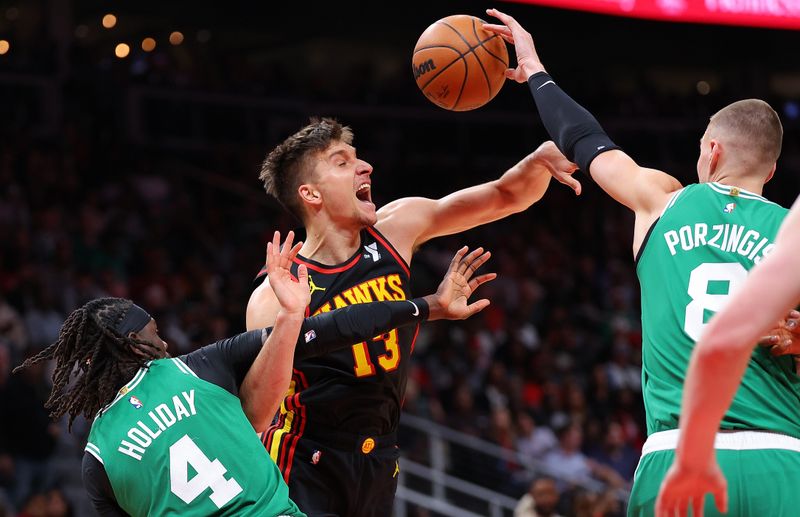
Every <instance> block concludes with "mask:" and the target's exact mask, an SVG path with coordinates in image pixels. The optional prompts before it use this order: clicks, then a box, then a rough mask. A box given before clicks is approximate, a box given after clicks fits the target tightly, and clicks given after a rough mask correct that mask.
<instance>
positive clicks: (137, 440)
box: [117, 390, 197, 461]
mask: <svg viewBox="0 0 800 517" xmlns="http://www.w3.org/2000/svg"><path fill="white" fill-rule="evenodd" d="M181 398H182V399H181ZM184 402H185V403H184ZM196 414H197V409H196V408H195V405H194V390H189V391H182V392H181V394H180V396H178V395H173V396H172V400H170V401H167V402H165V403H161V404H159V405H157V406H156V407H155V409H153V410H152V411H148V413H147V415H146V417H145V418H144V419H143V420H139V421H138V422H136V425H134V426H133V427H131V428H130V430H129V431H128V433H127V437H128V439H129V440H125V439H123V440H121V441H120V444H119V447H118V448H117V450H118V451H119V452H121V453H122V454H126V455H128V456H130V457H131V458H134V459H136V460H139V461H141V460H142V456H143V455H144V453H145V452H146V451H147V448H148V447H149V446H150V445H151V444H152V443H153V441H154V440H155V439H156V438H158V437H159V436H161V433H162V432H164V431H165V430H166V429H167V428H168V427H172V426H173V425H175V424H176V423H177V422H180V421H181V420H183V419H184V418H188V417H190V416H194V415H196ZM148 417H149V420H148Z"/></svg>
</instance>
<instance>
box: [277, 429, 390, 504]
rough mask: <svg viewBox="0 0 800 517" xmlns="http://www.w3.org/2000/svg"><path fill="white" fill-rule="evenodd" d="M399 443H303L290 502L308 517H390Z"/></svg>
mask: <svg viewBox="0 0 800 517" xmlns="http://www.w3.org/2000/svg"><path fill="white" fill-rule="evenodd" d="M323 441H324V443H323ZM396 442H397V440H396V436H395V435H391V436H384V437H369V436H360V437H355V436H354V437H343V436H336V437H332V436H326V437H325V439H324V440H315V439H312V438H310V437H308V436H303V437H301V438H300V439H299V440H298V441H297V445H296V447H295V450H294V453H293V454H292V458H291V463H290V465H289V466H288V467H287V468H289V469H291V470H289V471H288V474H289V481H288V483H289V497H291V499H292V500H293V501H294V502H295V504H297V506H298V507H299V508H300V510H302V511H303V512H305V513H306V514H308V517H332V516H338V517H345V516H347V517H351V516H352V517H388V516H389V515H391V514H392V508H393V505H394V495H395V491H396V490H397V476H398V474H399V473H400V466H399V463H398V458H399V457H400V451H399V449H398V448H397V445H396ZM284 477H285V474H284Z"/></svg>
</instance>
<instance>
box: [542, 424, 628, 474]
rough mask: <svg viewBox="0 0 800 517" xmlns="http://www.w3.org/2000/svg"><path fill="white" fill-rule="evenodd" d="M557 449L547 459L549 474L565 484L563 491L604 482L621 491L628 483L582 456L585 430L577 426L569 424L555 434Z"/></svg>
mask: <svg viewBox="0 0 800 517" xmlns="http://www.w3.org/2000/svg"><path fill="white" fill-rule="evenodd" d="M556 436H557V437H558V447H556V449H555V450H553V451H551V452H549V453H548V454H547V455H545V457H544V465H545V467H546V468H547V472H548V473H549V474H551V475H553V476H555V477H557V478H558V479H560V480H562V481H561V483H560V488H561V489H565V488H567V487H569V484H570V483H572V484H586V483H592V482H593V481H595V482H596V481H598V480H602V481H603V482H605V483H608V484H610V485H611V486H613V487H616V488H620V487H622V486H624V485H625V480H624V479H623V478H622V477H621V476H620V475H619V474H617V472H616V471H614V470H613V469H612V468H610V467H608V466H606V465H603V464H601V463H598V462H595V461H593V460H590V459H589V458H587V457H586V455H584V454H583V452H581V449H582V447H583V430H582V429H581V426H580V424H579V423H577V422H570V423H568V424H566V425H564V426H563V427H561V428H559V429H558V430H557V431H556Z"/></svg>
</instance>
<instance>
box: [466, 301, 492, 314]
mask: <svg viewBox="0 0 800 517" xmlns="http://www.w3.org/2000/svg"><path fill="white" fill-rule="evenodd" d="M489 303H490V302H489V300H488V299H486V298H481V299H480V300H478V301H476V302H472V303H471V304H469V305H467V315H466V316H465V317H464V319H467V318H469V317H470V316H473V315H475V314H478V313H479V312H481V311H482V310H483V309H485V308H486V307H488V306H489Z"/></svg>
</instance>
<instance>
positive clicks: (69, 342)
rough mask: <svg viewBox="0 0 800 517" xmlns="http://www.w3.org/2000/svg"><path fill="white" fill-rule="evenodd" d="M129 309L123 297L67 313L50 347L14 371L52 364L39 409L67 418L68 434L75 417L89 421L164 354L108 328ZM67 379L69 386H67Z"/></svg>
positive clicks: (147, 342)
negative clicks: (44, 399)
mask: <svg viewBox="0 0 800 517" xmlns="http://www.w3.org/2000/svg"><path fill="white" fill-rule="evenodd" d="M132 306H133V302H132V301H131V300H126V299H124V298H98V299H95V300H92V301H90V302H88V303H86V304H85V305H84V306H83V307H80V308H79V309H75V310H74V311H73V312H72V313H71V314H70V315H69V317H68V318H67V320H66V321H65V322H64V324H63V325H62V326H61V330H60V331H59V333H58V339H57V340H56V342H55V343H53V344H52V345H50V346H48V347H47V348H45V349H44V350H42V351H41V352H39V353H38V354H36V355H35V356H33V357H30V358H28V359H27V360H26V361H25V362H24V363H22V364H21V365H19V366H17V367H16V368H14V373H16V372H17V371H19V370H21V369H23V368H27V367H29V366H32V365H34V364H37V363H40V362H42V361H45V360H47V359H55V360H56V367H55V371H54V372H53V389H52V390H51V391H50V398H49V399H47V402H46V403H45V405H44V406H45V407H46V408H47V409H50V410H51V413H50V416H51V417H53V418H60V417H61V416H62V415H64V414H68V415H69V429H70V430H71V429H72V422H73V421H74V420H75V417H77V416H78V415H83V416H84V417H86V418H92V417H93V416H94V415H95V414H96V413H97V412H98V411H100V409H102V408H103V407H104V406H106V405H107V404H108V403H109V402H111V401H112V400H113V398H114V396H115V394H116V392H117V390H119V388H120V387H121V386H122V385H123V384H124V383H125V382H127V381H129V380H130V379H131V378H132V377H133V376H134V375H135V374H136V372H137V371H138V370H139V369H140V368H141V367H143V366H144V365H145V364H146V363H147V362H148V361H150V360H151V359H157V358H159V357H163V355H164V354H163V350H162V349H161V348H160V347H158V346H156V345H155V344H153V343H151V342H149V341H143V340H139V339H133V338H130V337H128V336H122V335H120V334H119V333H117V332H116V331H115V330H114V326H115V325H116V324H118V323H119V322H121V321H122V319H123V318H124V317H125V314H126V313H127V312H128V310H129V309H130V308H131V307H132ZM73 377H74V378H75V382H74V383H72V384H71V385H70V386H67V385H68V384H69V382H70V380H71V378H73Z"/></svg>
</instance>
